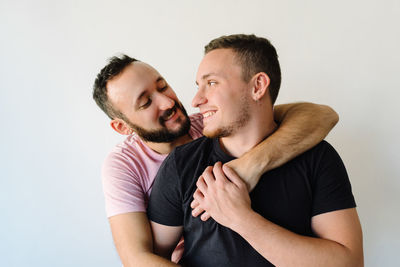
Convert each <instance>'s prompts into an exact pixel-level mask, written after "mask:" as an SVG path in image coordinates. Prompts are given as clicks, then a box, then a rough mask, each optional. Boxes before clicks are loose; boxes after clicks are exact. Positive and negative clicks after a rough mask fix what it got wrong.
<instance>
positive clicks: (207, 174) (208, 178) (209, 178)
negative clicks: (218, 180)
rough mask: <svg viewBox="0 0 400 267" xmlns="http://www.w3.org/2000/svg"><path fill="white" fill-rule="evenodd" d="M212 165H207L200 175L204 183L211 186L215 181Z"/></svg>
mask: <svg viewBox="0 0 400 267" xmlns="http://www.w3.org/2000/svg"><path fill="white" fill-rule="evenodd" d="M212 170H213V167H212V166H208V167H207V168H206V169H205V170H204V172H203V174H202V175H201V176H202V177H203V179H204V181H205V183H206V185H207V186H211V185H213V184H214V183H215V177H214V174H213V172H212Z"/></svg>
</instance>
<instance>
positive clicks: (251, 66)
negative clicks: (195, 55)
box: [204, 34, 281, 104]
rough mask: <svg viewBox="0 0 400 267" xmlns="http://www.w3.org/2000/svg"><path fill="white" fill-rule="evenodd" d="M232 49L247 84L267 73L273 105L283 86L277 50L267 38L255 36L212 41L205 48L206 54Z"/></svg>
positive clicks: (234, 36)
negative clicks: (256, 75)
mask: <svg viewBox="0 0 400 267" xmlns="http://www.w3.org/2000/svg"><path fill="white" fill-rule="evenodd" d="M220 48H230V49H233V51H234V52H235V53H236V59H237V60H238V62H239V64H240V65H241V67H242V76H243V77H242V78H243V80H244V81H245V82H249V81H250V79H251V78H252V77H253V76H254V75H255V74H257V73H258V72H265V73H266V74H267V75H268V77H269V78H270V80H271V81H270V84H269V94H270V97H271V102H272V104H274V103H275V100H276V98H277V96H278V92H279V88H280V86H281V69H280V66H279V61H278V55H277V53H276V50H275V48H274V47H273V45H272V44H271V43H270V41H268V40H267V39H265V38H262V37H257V36H255V35H254V34H251V35H246V34H233V35H228V36H221V37H219V38H216V39H214V40H212V41H211V42H210V43H208V44H207V45H206V46H205V47H204V50H205V51H204V52H205V54H207V53H208V52H210V51H212V50H215V49H220Z"/></svg>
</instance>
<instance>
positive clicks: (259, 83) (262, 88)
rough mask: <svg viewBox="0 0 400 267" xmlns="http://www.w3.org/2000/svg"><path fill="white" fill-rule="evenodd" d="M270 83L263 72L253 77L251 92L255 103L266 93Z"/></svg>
mask: <svg viewBox="0 0 400 267" xmlns="http://www.w3.org/2000/svg"><path fill="white" fill-rule="evenodd" d="M269 83H270V79H269V77H268V75H267V74H266V73H264V72H259V73H257V74H256V75H254V77H253V85H254V87H253V91H252V97H253V99H254V100H255V101H258V100H260V99H261V98H263V97H264V96H265V94H266V93H268V86H269Z"/></svg>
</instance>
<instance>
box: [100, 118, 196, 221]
mask: <svg viewBox="0 0 400 267" xmlns="http://www.w3.org/2000/svg"><path fill="white" fill-rule="evenodd" d="M190 121H191V127H190V130H189V134H190V136H191V137H192V138H193V139H197V138H199V137H201V136H202V131H203V119H202V116H201V114H198V113H197V114H193V115H191V116H190ZM166 157H167V155H166V154H158V153H157V152H155V151H153V150H152V149H150V148H149V147H148V146H147V145H146V144H145V143H144V142H143V141H142V140H141V139H140V138H139V137H138V136H137V135H136V134H132V135H130V136H128V137H127V138H126V139H125V141H123V142H122V143H120V144H118V145H117V146H116V147H115V148H114V150H113V151H112V152H111V153H110V154H109V155H108V157H107V158H106V160H105V162H104V164H103V168H102V179H103V190H104V196H105V204H106V213H107V217H111V216H114V215H118V214H122V213H127V212H137V211H140V212H146V208H147V203H148V200H149V196H150V192H151V188H152V186H153V182H154V178H155V176H156V174H157V171H158V169H159V168H160V166H161V163H162V162H163V161H164V159H165V158H166Z"/></svg>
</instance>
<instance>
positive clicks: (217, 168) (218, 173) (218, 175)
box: [213, 161, 227, 181]
mask: <svg viewBox="0 0 400 267" xmlns="http://www.w3.org/2000/svg"><path fill="white" fill-rule="evenodd" d="M213 174H214V177H215V180H221V181H227V177H226V176H225V174H224V171H223V170H222V163H221V162H220V161H218V162H217V163H215V165H214V168H213Z"/></svg>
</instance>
